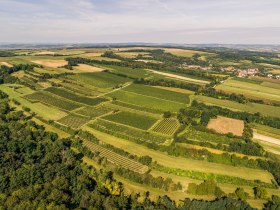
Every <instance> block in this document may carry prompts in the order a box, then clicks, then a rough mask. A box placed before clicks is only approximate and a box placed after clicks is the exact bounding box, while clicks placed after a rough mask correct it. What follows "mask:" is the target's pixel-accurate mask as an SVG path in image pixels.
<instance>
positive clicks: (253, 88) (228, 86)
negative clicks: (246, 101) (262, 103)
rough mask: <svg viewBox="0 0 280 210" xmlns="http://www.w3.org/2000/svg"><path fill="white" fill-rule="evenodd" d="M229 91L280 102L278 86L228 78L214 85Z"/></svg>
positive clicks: (218, 88)
mask: <svg viewBox="0 0 280 210" xmlns="http://www.w3.org/2000/svg"><path fill="white" fill-rule="evenodd" d="M216 89H217V90H222V91H225V92H229V93H237V94H243V95H245V96H247V97H249V98H254V99H263V100H267V101H272V102H277V103H280V91H279V89H278V88H271V87H266V86H262V85H261V84H255V83H249V82H243V81H238V80H234V79H230V80H227V81H225V82H224V83H223V84H221V85H218V86H217V87H216Z"/></svg>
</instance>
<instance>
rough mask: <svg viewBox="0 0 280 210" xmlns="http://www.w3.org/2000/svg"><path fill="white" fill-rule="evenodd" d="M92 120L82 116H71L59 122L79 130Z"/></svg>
mask: <svg viewBox="0 0 280 210" xmlns="http://www.w3.org/2000/svg"><path fill="white" fill-rule="evenodd" d="M89 120H90V119H89V118H88V117H84V116H81V115H75V114H69V115H67V116H65V117H63V118H61V119H60V120H58V121H57V122H59V123H61V124H63V125H66V126H68V127H71V128H79V127H81V126H82V125H84V124H86V123H87V122H88V121H89Z"/></svg>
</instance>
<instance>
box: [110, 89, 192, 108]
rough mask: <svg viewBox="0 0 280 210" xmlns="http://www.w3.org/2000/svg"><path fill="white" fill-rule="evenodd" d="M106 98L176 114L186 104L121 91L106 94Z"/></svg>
mask: <svg viewBox="0 0 280 210" xmlns="http://www.w3.org/2000/svg"><path fill="white" fill-rule="evenodd" d="M107 96H110V97H112V98H115V99H116V100H117V101H121V102H125V103H129V104H133V105H136V106H142V107H145V108H149V109H156V110H161V111H171V112H177V111H178V110H179V109H180V108H183V107H186V106H187V105H186V104H185V105H184V104H182V103H177V102H173V101H170V100H164V99H160V98H155V97H152V96H146V95H141V94H138V93H133V92H128V91H123V90H119V91H115V92H113V93H110V94H107Z"/></svg>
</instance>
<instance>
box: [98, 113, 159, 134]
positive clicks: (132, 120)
mask: <svg viewBox="0 0 280 210" xmlns="http://www.w3.org/2000/svg"><path fill="white" fill-rule="evenodd" d="M103 119H106V120H109V121H112V122H116V123H121V124H124V125H128V126H132V127H135V128H139V129H143V130H147V129H149V128H150V127H151V126H152V125H153V124H154V123H155V122H156V121H157V119H156V118H153V117H149V116H144V115H139V114H135V113H132V112H118V113H114V114H111V115H106V116H104V117H103Z"/></svg>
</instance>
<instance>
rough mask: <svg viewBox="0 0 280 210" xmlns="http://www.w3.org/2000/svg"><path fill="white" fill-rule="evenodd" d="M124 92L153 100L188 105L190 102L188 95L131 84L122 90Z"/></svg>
mask: <svg viewBox="0 0 280 210" xmlns="http://www.w3.org/2000/svg"><path fill="white" fill-rule="evenodd" d="M124 90H125V91H129V92H133V93H138V94H142V95H146V96H151V97H155V98H160V99H165V100H170V101H174V102H178V103H182V104H188V103H189V102H190V100H189V95H188V94H184V93H178V92H173V91H170V90H164V89H159V88H155V87H151V86H146V85H138V84H132V85H130V86H128V87H126V88H124Z"/></svg>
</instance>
